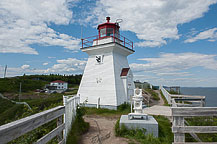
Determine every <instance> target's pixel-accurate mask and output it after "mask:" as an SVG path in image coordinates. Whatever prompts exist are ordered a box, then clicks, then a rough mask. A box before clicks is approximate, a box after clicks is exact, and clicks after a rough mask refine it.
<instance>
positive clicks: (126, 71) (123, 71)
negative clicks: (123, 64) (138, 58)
mask: <svg viewBox="0 0 217 144" xmlns="http://www.w3.org/2000/svg"><path fill="white" fill-rule="evenodd" d="M129 69H130V68H122V71H121V76H127V74H128V71H129Z"/></svg>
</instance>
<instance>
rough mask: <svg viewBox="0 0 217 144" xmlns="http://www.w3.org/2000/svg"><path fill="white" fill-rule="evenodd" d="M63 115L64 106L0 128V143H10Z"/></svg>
mask: <svg viewBox="0 0 217 144" xmlns="http://www.w3.org/2000/svg"><path fill="white" fill-rule="evenodd" d="M64 113H65V107H64V106H58V107H55V108H52V109H49V110H46V111H43V112H40V113H37V114H34V115H31V116H28V117H26V118H22V119H20V120H17V121H14V122H11V123H8V124H5V125H2V126H0V140H1V143H7V142H10V141H11V140H13V139H16V138H18V137H19V136H22V135H24V134H26V133H27V132H29V131H32V130H34V129H36V128H38V127H39V126H41V125H43V124H45V123H48V122H50V121H51V120H54V119H56V118H58V117H60V116H62V115H63V114H64Z"/></svg>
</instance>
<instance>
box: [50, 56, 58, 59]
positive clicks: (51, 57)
mask: <svg viewBox="0 0 217 144" xmlns="http://www.w3.org/2000/svg"><path fill="white" fill-rule="evenodd" d="M48 58H49V59H53V58H56V57H50V56H49V57H48Z"/></svg>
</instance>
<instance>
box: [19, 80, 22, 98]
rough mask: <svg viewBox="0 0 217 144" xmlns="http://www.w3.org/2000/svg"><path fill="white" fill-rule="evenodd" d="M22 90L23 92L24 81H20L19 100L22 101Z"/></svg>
mask: <svg viewBox="0 0 217 144" xmlns="http://www.w3.org/2000/svg"><path fill="white" fill-rule="evenodd" d="M21 92H22V83H21V82H20V92H19V101H20V98H21V96H22V94H21Z"/></svg>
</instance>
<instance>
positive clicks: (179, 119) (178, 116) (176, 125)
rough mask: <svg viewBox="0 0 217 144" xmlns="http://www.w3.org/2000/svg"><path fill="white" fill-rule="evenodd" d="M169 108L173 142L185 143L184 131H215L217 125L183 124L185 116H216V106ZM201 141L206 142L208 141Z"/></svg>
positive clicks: (175, 143) (216, 130)
mask: <svg viewBox="0 0 217 144" xmlns="http://www.w3.org/2000/svg"><path fill="white" fill-rule="evenodd" d="M171 110H172V117H173V126H172V132H173V133H174V144H181V143H186V142H185V133H193V134H194V133H217V126H186V125H185V117H195V116H217V107H185V108H183V107H172V108H171ZM187 143H188V142H187ZM202 143H203V144H208V142H207V143H206V142H202ZM209 143H210V142H209ZM215 143H217V142H215ZM197 144H198V143H197Z"/></svg>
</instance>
